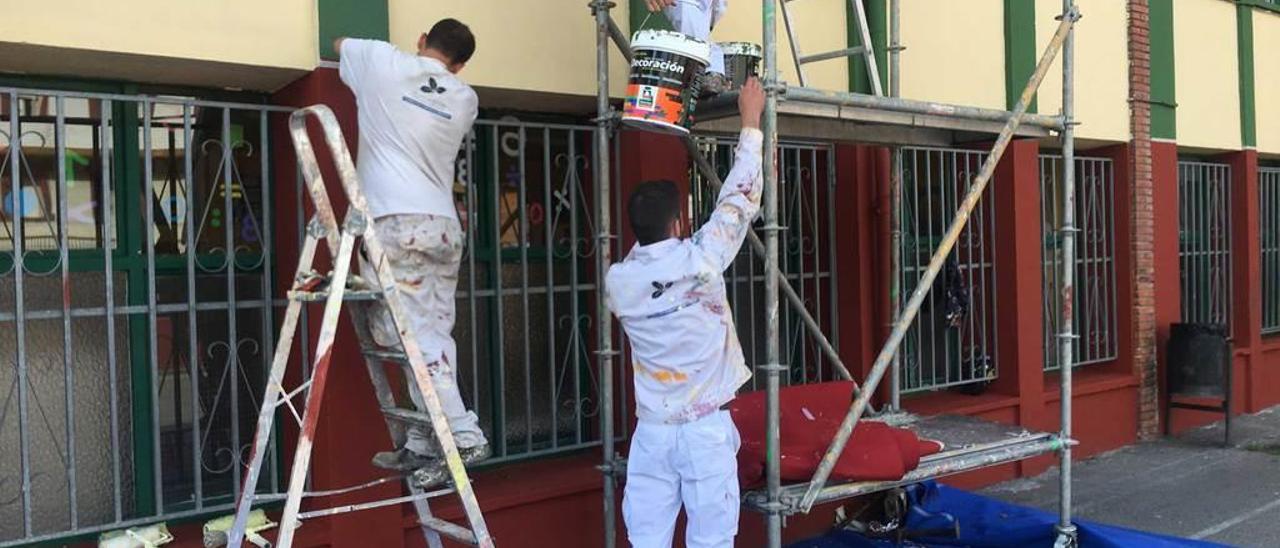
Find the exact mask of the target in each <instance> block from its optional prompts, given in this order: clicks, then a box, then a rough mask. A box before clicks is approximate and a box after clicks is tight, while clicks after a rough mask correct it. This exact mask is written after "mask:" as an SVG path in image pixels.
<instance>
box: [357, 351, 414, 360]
mask: <svg viewBox="0 0 1280 548" xmlns="http://www.w3.org/2000/svg"><path fill="white" fill-rule="evenodd" d="M360 353H361V354H364V357H366V358H369V359H372V360H382V361H388V362H395V363H399V364H408V363H409V357H408V356H406V355H405V354H404V352H402V351H400V350H388V349H385V348H365V349H363V350H361V351H360Z"/></svg>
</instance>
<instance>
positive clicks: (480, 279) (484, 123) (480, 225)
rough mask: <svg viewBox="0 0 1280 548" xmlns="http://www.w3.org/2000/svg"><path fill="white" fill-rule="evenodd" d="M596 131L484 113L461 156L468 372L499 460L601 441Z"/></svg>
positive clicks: (462, 301)
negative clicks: (488, 117) (465, 223)
mask: <svg viewBox="0 0 1280 548" xmlns="http://www.w3.org/2000/svg"><path fill="white" fill-rule="evenodd" d="M595 132H596V128H595V127H593V126H579V125H563V124H545V123H527V122H520V121H515V120H502V121H490V120H480V121H477V122H476V124H475V127H474V129H473V131H472V135H471V137H470V138H469V139H468V140H467V142H466V143H465V146H464V150H463V151H462V153H461V154H460V156H459V164H460V165H459V167H460V169H459V170H458V173H459V175H458V179H459V181H460V184H459V186H458V187H456V192H457V197H458V201H459V208H458V209H459V211H460V212H465V215H466V218H467V220H468V225H469V226H468V230H467V251H466V255H465V257H464V258H463V261H462V269H461V272H460V273H459V284H458V293H457V295H458V297H457V299H458V301H457V305H458V306H457V311H458V315H457V324H456V326H455V328H454V338H455V340H456V342H457V344H458V360H459V362H460V367H459V371H458V376H459V383H460V386H462V387H463V394H464V395H468V396H469V397H468V398H467V399H468V401H469V402H470V403H471V405H472V406H473V407H474V410H475V411H476V413H477V414H478V415H479V416H480V418H481V424H482V426H483V427H484V429H485V433H486V434H487V435H488V436H489V438H490V443H491V444H492V446H493V449H494V457H493V461H492V462H502V461H506V460H512V459H516V458H524V457H531V456H537V455H546V454H552V453H559V452H565V451H571V450H575V449H581V448H584V447H590V446H594V445H598V444H599V443H600V438H599V435H598V433H597V432H598V428H597V427H596V424H598V422H597V421H599V420H600V417H599V408H598V405H599V401H600V398H599V396H598V392H599V382H598V380H597V377H596V374H597V372H596V371H595V370H594V369H593V368H592V367H591V365H592V363H593V361H594V360H593V353H592V352H593V344H592V337H594V336H595V331H594V316H595V315H594V312H593V310H594V306H595V302H596V301H595V299H596V282H595V279H596V278H595V274H596V272H595V268H594V267H593V266H592V264H593V263H594V260H595V254H596V252H597V250H596V248H595V243H594V241H593V239H592V234H594V232H595V231H596V230H597V227H596V215H595V214H594V213H593V212H594V210H595V208H594V207H593V203H594V202H593V200H594V196H593V195H592V189H594V188H596V184H595V182H593V181H592V180H591V178H592V175H591V173H592V170H591V166H592V164H593V163H594V162H596V161H597V158H596V155H595V152H594V150H593V148H592V143H593V142H594V139H595ZM623 384H624V385H625V383H623ZM622 389H623V390H625V386H624V387H623V388H622ZM624 393H625V392H624ZM622 401H625V398H624V399H623V400H622ZM624 419H625V417H624Z"/></svg>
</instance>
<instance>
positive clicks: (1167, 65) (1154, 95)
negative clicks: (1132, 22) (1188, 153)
mask: <svg viewBox="0 0 1280 548" xmlns="http://www.w3.org/2000/svg"><path fill="white" fill-rule="evenodd" d="M1147 9H1148V14H1147V20H1148V22H1149V24H1150V32H1149V34H1148V35H1149V36H1150V39H1151V137H1152V138H1153V139H1168V140H1172V139H1177V137H1178V118H1177V108H1178V103H1177V95H1178V94H1177V82H1176V79H1175V74H1176V73H1175V72H1174V71H1175V65H1174V58H1173V17H1174V13H1173V0H1149V2H1148V5H1147Z"/></svg>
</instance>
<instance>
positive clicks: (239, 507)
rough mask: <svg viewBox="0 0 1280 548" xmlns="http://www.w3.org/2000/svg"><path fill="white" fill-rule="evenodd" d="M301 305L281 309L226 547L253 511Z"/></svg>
mask: <svg viewBox="0 0 1280 548" xmlns="http://www.w3.org/2000/svg"><path fill="white" fill-rule="evenodd" d="M317 244H318V243H317V241H316V237H315V236H314V235H313V234H312V233H311V230H310V227H308V234H307V237H306V240H305V241H304V242H303V245H302V253H301V256H300V258H299V260H298V267H297V269H296V270H297V271H296V272H295V274H294V279H297V278H298V276H300V275H302V274H303V269H305V268H307V265H310V264H311V261H312V260H313V259H314V258H315V254H316V247H317ZM302 304H303V303H302V302H299V301H289V306H288V308H286V309H285V314H284V320H283V324H282V326H281V330H280V333H281V337H280V340H278V341H277V344H276V351H275V355H274V356H272V358H271V371H270V373H269V377H268V381H267V387H266V395H265V396H264V397H263V398H262V408H261V410H259V411H258V427H257V431H256V432H255V433H254V436H253V449H252V450H251V452H250V453H249V462H250V466H249V469H248V470H246V471H245V476H244V481H242V482H241V483H240V485H241V491H240V495H239V501H238V502H237V503H236V518H235V522H234V524H233V525H232V527H231V531H229V532H228V535H227V545H228V546H239V545H240V543H241V542H243V541H244V535H245V529H246V528H247V527H248V523H249V512H250V511H251V510H252V507H253V499H254V496H255V495H256V494H257V489H258V477H259V476H260V475H261V473H262V460H263V458H264V457H265V454H266V450H267V445H268V443H270V440H271V431H272V430H273V429H274V427H275V416H276V402H277V400H278V398H279V397H280V395H281V394H282V393H283V392H284V386H283V385H284V374H285V370H286V369H288V365H289V354H290V353H292V352H293V339H294V335H295V334H296V333H297V331H298V320H299V318H300V316H301V315H302Z"/></svg>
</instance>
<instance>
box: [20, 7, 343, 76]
mask: <svg viewBox="0 0 1280 548" xmlns="http://www.w3.org/2000/svg"><path fill="white" fill-rule="evenodd" d="M316 29H317V14H316V6H315V1H314V0H267V1H262V0H216V1H199V2H197V1H185V0H183V1H177V2H175V1H173V0H112V1H102V0H39V1H36V0H0V42H16V43H27V44H37V45H43V46H53V47H62V48H75V49H90V50H101V51H109V52H120V53H132V54H142V55H154V56H160V57H176V58H182V59H199V60H207V61H222V62H226V63H237V64H246V65H257V66H266V67H282V68H290V69H305V70H310V69H311V68H313V67H315V64H316V60H317V59H318V56H319V54H318V51H317V44H316V32H317V31H316Z"/></svg>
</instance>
